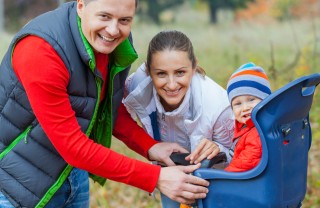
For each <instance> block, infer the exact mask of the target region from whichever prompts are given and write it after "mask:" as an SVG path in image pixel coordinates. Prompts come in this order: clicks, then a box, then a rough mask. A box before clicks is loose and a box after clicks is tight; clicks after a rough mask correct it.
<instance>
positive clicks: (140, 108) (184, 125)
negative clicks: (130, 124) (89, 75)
mask: <svg viewBox="0 0 320 208" xmlns="http://www.w3.org/2000/svg"><path fill="white" fill-rule="evenodd" d="M123 103H124V105H125V106H126V108H127V110H128V112H129V113H130V114H131V116H132V117H133V118H134V119H137V118H138V119H139V120H140V122H141V123H142V126H143V128H144V129H145V130H146V131H147V133H148V134H149V135H150V136H151V137H153V138H155V137H154V136H155V133H154V132H153V128H152V120H151V118H150V114H151V113H152V112H155V113H156V114H155V115H157V116H156V117H157V118H156V119H157V122H156V123H157V126H158V128H159V133H160V140H161V141H165V142H176V143H178V144H180V145H181V146H182V147H184V148H186V149H187V150H189V151H193V150H194V149H195V147H196V146H197V145H198V144H199V142H200V140H201V139H202V138H208V139H210V140H212V141H214V142H215V143H216V144H217V145H218V146H219V148H220V151H222V152H226V154H227V156H228V161H230V159H231V158H230V157H229V154H228V152H229V148H230V147H231V145H232V141H231V139H232V136H233V129H234V117H233V113H232V110H231V108H230V104H229V101H228V97H227V93H226V91H225V90H224V89H223V88H222V87H221V86H220V85H218V84H217V83H215V82H214V81H213V80H212V79H210V78H209V77H207V76H206V77H203V76H202V75H200V74H198V73H195V75H194V76H193V78H192V81H191V85H190V88H189V90H188V91H187V94H186V95H185V97H184V100H183V102H182V103H181V105H180V106H179V108H178V109H176V110H174V111H172V112H165V110H164V109H163V107H162V105H161V103H160V101H159V97H158V95H157V93H156V90H155V89H154V87H153V83H152V80H151V78H150V76H148V75H147V74H146V68H145V65H144V64H142V65H141V66H140V67H139V68H138V69H137V71H136V72H135V73H133V74H131V75H130V76H129V77H128V78H127V80H126V97H125V99H124V100H123Z"/></svg>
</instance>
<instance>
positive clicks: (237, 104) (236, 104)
mask: <svg viewBox="0 0 320 208" xmlns="http://www.w3.org/2000/svg"><path fill="white" fill-rule="evenodd" d="M239 105H241V103H240V102H236V103H233V106H239Z"/></svg>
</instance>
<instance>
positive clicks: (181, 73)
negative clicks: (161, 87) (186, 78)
mask: <svg viewBox="0 0 320 208" xmlns="http://www.w3.org/2000/svg"><path fill="white" fill-rule="evenodd" d="M184 74H185V72H184V71H178V72H177V75H178V76H179V77H182V76H183V75H184Z"/></svg>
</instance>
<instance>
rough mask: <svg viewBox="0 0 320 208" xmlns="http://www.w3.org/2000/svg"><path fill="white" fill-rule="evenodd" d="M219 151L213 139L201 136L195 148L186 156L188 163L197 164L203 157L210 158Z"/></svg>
mask: <svg viewBox="0 0 320 208" xmlns="http://www.w3.org/2000/svg"><path fill="white" fill-rule="evenodd" d="M219 152H220V148H219V146H218V145H217V144H216V143H214V142H213V141H211V140H209V139H207V138H203V139H202V140H201V141H200V143H199V145H198V146H197V147H196V149H195V150H194V151H193V152H192V153H191V154H190V155H188V156H187V157H186V160H190V164H193V163H194V164H198V163H200V162H201V161H202V160H204V159H208V160H210V159H212V158H214V156H216V155H217V154H218V153H219Z"/></svg>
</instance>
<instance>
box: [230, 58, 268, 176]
mask: <svg viewBox="0 0 320 208" xmlns="http://www.w3.org/2000/svg"><path fill="white" fill-rule="evenodd" d="M227 92H228V98H229V101H230V103H231V107H232V110H233V113H234V116H235V132H234V136H233V140H232V141H233V145H232V147H231V149H230V155H231V156H233V158H232V160H231V162H230V164H229V166H228V167H227V168H225V170H226V171H230V172H242V171H247V170H250V169H252V168H254V167H255V166H256V165H257V164H258V163H259V162H260V159H261V155H262V147H261V141H260V137H259V134H258V131H257V129H256V127H255V126H254V124H253V122H252V120H251V112H252V109H253V108H254V107H255V106H256V105H257V104H258V103H259V102H260V101H261V100H263V99H264V98H266V97H267V96H268V95H270V94H271V89H270V84H269V81H268V77H267V75H266V74H265V72H264V70H263V69H262V68H261V67H259V66H256V65H255V64H253V63H247V64H244V65H242V66H241V67H240V68H239V69H237V70H236V71H235V72H234V73H233V74H232V75H231V77H230V79H229V81H228V85H227Z"/></svg>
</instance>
